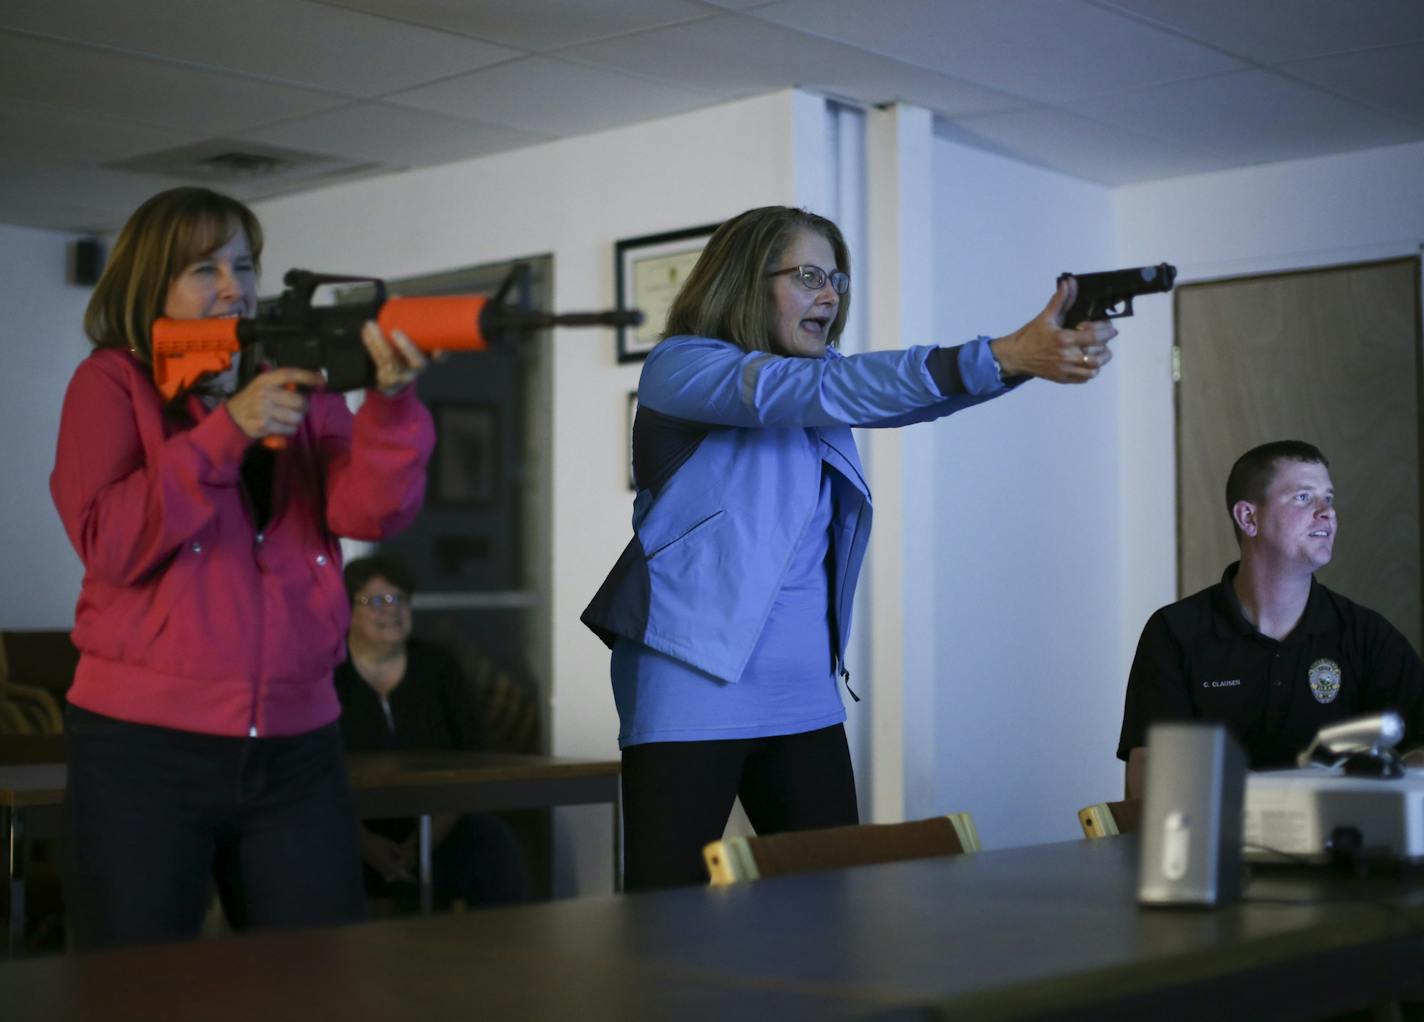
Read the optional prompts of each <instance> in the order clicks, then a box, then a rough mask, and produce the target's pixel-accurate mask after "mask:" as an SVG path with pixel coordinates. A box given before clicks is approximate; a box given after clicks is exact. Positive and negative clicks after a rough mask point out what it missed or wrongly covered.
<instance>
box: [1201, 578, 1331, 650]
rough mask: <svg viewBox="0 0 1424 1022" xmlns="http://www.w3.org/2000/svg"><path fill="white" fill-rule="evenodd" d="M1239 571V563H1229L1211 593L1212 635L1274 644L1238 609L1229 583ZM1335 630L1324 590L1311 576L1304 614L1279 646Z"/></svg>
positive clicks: (1234, 594) (1238, 601)
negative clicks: (1241, 637)
mask: <svg viewBox="0 0 1424 1022" xmlns="http://www.w3.org/2000/svg"><path fill="white" fill-rule="evenodd" d="M1240 568H1241V562H1240V561H1232V562H1231V563H1230V564H1228V565H1227V566H1226V570H1225V571H1224V572H1222V574H1221V582H1219V583H1218V584H1217V586H1216V588H1215V590H1214V591H1213V592H1212V599H1211V604H1212V610H1213V614H1212V617H1213V625H1214V627H1215V629H1216V634H1217V636H1218V637H1219V638H1223V639H1229V638H1231V637H1232V636H1233V635H1237V636H1243V637H1251V638H1255V639H1258V640H1260V641H1261V642H1268V643H1273V644H1277V640H1275V639H1272V638H1271V637H1270V636H1268V635H1262V634H1261V633H1260V631H1259V630H1258V629H1257V628H1256V626H1255V625H1253V624H1252V623H1251V622H1250V621H1247V620H1246V614H1245V612H1244V611H1243V610H1242V609H1241V601H1240V600H1239V599H1237V597H1236V587H1235V586H1234V585H1233V584H1232V583H1233V582H1235V580H1236V572H1237V571H1238V570H1239V569H1240ZM1335 627H1336V620H1335V613H1334V611H1333V610H1332V608H1331V606H1330V601H1329V599H1327V598H1326V592H1325V587H1324V586H1322V585H1321V584H1320V583H1319V582H1318V581H1316V579H1315V576H1314V575H1312V576H1311V577H1310V596H1309V597H1307V598H1306V601H1305V613H1304V614H1302V615H1301V616H1300V623H1299V624H1298V625H1296V626H1295V630H1294V631H1292V632H1291V633H1290V635H1288V636H1286V637H1285V639H1283V640H1281V641H1280V643H1279V644H1280V645H1284V644H1287V643H1293V642H1299V641H1301V640H1303V639H1304V638H1305V636H1307V635H1315V634H1319V633H1322V632H1328V631H1330V630H1332V629H1333V628H1335Z"/></svg>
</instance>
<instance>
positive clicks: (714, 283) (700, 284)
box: [663, 206, 850, 351]
mask: <svg viewBox="0 0 1424 1022" xmlns="http://www.w3.org/2000/svg"><path fill="white" fill-rule="evenodd" d="M799 231H809V232H811V233H812V234H819V235H820V236H821V237H823V238H825V239H826V240H827V241H828V242H830V243H831V249H832V250H833V251H834V252H835V256H836V266H835V267H834V268H835V269H839V270H842V271H844V272H845V273H847V274H848V273H850V251H849V249H848V248H847V247H846V243H845V238H844V236H842V234H841V232H840V228H838V227H837V226H836V225H835V224H834V223H832V222H831V221H830V220H827V219H826V218H825V217H823V216H817V215H816V214H815V213H809V212H807V211H806V210H804V209H794V208H792V207H790V206H761V207H759V208H757V209H749V210H747V211H746V212H745V213H741V214H738V215H737V216H734V217H732V219H730V220H728V221H726V222H725V223H723V224H722V225H721V226H720V227H718V228H717V230H716V231H715V232H714V233H713V234H712V237H711V238H710V239H709V240H708V242H707V247H706V248H704V249H703V250H702V255H701V256H700V257H699V258H698V260H697V264H696V265H695V266H693V268H692V272H691V273H689V274H688V275H687V280H686V282H684V284H683V285H682V290H680V291H679V292H678V294H677V297H676V298H675V299H673V303H672V308H671V309H669V310H668V320H667V329H666V331H665V332H664V334H663V337H664V339H666V338H668V337H673V336H677V335H680V334H693V335H697V336H700V337H716V338H719V339H720V340H724V341H731V342H732V343H733V344H735V345H737V346H738V347H740V348H743V349H745V350H747V351H772V350H773V348H772V344H771V313H772V305H771V286H770V284H769V283H768V281H767V274H768V273H770V272H771V271H772V270H776V269H780V268H781V267H779V266H778V265H777V263H778V262H779V261H780V259H781V258H782V255H783V254H784V253H785V252H786V250H787V249H788V248H789V247H790V246H791V242H792V240H793V239H794V238H795V236H796V234H797V232H799ZM823 269H827V270H829V269H832V267H829V266H827V267H823ZM849 312H850V292H846V293H845V294H843V295H841V300H840V306H839V308H837V310H836V318H835V320H834V322H832V323H831V328H830V331H829V332H828V333H827V341H828V343H830V344H835V343H836V341H837V340H839V338H840V336H841V331H842V330H844V329H845V323H846V316H847V314H848V313H849Z"/></svg>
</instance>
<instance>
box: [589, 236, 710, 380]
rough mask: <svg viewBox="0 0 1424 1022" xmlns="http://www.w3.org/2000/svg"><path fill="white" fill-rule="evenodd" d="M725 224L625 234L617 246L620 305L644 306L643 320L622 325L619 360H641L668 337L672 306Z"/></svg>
mask: <svg viewBox="0 0 1424 1022" xmlns="http://www.w3.org/2000/svg"><path fill="white" fill-rule="evenodd" d="M719 226H721V225H720V224H703V225H702V226H701V227H688V228H686V229H684V230H680V231H668V232H666V233H663V234H646V235H644V236H642V237H640V238H625V239H623V240H622V241H619V242H615V243H614V246H613V269H614V277H615V279H616V281H617V291H618V308H619V309H621V310H624V311H626V310H628V309H641V310H642V312H643V322H642V324H641V325H640V326H636V327H628V326H625V327H619V328H618V361H619V362H637V361H640V360H642V359H644V358H647V357H648V352H650V351H652V350H653V345H655V344H657V343H658V341H659V340H660V339H661V338H662V335H663V329H664V328H665V326H666V324H667V312H668V308H669V307H670V306H671V305H672V300H673V298H674V297H676V295H677V292H678V291H679V290H680V289H681V288H682V284H683V281H684V280H686V279H687V274H688V273H689V272H690V271H691V269H692V266H693V264H694V263H696V262H697V257H698V256H700V255H701V254H702V249H703V247H704V246H705V245H706V244H707V239H708V238H710V237H711V236H712V232H713V231H715V230H716V229H717V228H718V227H719Z"/></svg>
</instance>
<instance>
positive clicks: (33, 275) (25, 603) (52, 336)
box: [0, 226, 89, 628]
mask: <svg viewBox="0 0 1424 1022" xmlns="http://www.w3.org/2000/svg"><path fill="white" fill-rule="evenodd" d="M73 240H74V238H73V236H72V235H68V234H60V233H56V232H53V231H36V230H27V229H25V228H19V227H3V226H0V282H3V283H2V284H0V295H3V296H4V298H3V302H0V308H3V309H4V315H3V316H0V352H3V353H4V359H5V371H4V372H3V373H0V438H3V439H0V492H3V495H4V499H3V500H0V536H3V537H4V540H3V546H0V550H3V566H4V577H5V579H6V584H5V585H4V586H3V587H0V628H69V627H70V626H72V625H73V624H74V603H75V599H76V598H77V597H78V595H79V580H80V578H81V576H82V575H83V569H82V567H81V566H80V563H79V558H78V557H77V556H76V555H75V553H74V548H73V547H71V546H70V545H69V540H68V539H67V538H66V537H65V535H64V529H63V528H62V527H61V525H60V523H59V516H58V515H57V514H56V513H55V510H54V504H53V503H52V502H51V501H50V497H49V474H50V470H51V469H52V468H53V467H54V443H55V438H56V436H57V435H58V433H59V408H60V402H61V400H62V399H63V397H64V388H65V387H66V386H67V385H68V383H69V377H70V375H71V374H72V373H73V372H74V367H75V366H76V365H77V364H78V363H79V360H80V359H82V358H83V357H84V356H85V355H86V354H88V352H89V343H88V342H87V341H86V340H85V339H84V327H83V322H82V321H83V318H84V306H85V304H86V303H87V302H88V301H89V288H87V287H76V286H74V285H71V284H68V283H67V280H68V277H69V274H68V262H67V257H68V246H69V244H70V243H71V242H72V241H73Z"/></svg>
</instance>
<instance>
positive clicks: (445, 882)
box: [365, 813, 529, 909]
mask: <svg viewBox="0 0 1424 1022" xmlns="http://www.w3.org/2000/svg"><path fill="white" fill-rule="evenodd" d="M366 826H368V827H370V828H371V829H372V830H374V831H376V832H377V833H379V834H383V835H385V836H386V837H388V838H390V839H391V840H392V841H405V840H407V839H408V838H409V837H410V836H411V835H412V834H414V833H415V828H416V823H415V821H413V820H370V821H368V822H367V824H366ZM430 872H431V879H432V881H433V888H434V889H433V891H432V893H433V894H434V902H435V904H436V905H437V906H439V907H442V908H448V907H449V906H450V904H451V903H452V902H453V901H454V900H455V899H456V898H459V899H460V900H462V901H464V903H465V904H466V905H469V906H471V907H472V908H473V907H485V906H488V905H516V904H519V903H520V902H524V901H528V900H529V870H528V868H527V867H526V866H525V865H524V853H523V852H522V851H521V850H520V848H519V840H518V839H517V838H516V837H515V836H514V832H513V831H512V830H510V829H509V824H507V823H505V822H504V821H503V820H501V819H500V818H499V817H498V816H495V815H494V814H493V813H465V814H464V815H463V816H461V817H460V819H459V820H458V821H457V822H456V824H455V826H454V827H453V828H452V829H451V830H450V833H449V834H446V835H445V840H444V841H441V842H440V844H438V845H436V846H435V849H434V850H433V851H432V852H431V854H430ZM365 880H366V893H367V894H370V895H372V896H375V897H387V898H392V899H394V900H395V901H396V903H397V904H399V905H400V906H401V907H402V908H408V909H414V908H415V907H417V906H418V905H419V904H420V886H419V885H418V884H413V883H411V882H409V881H406V880H393V881H387V880H382V879H381V878H380V877H379V876H378V875H377V874H376V871H375V870H373V869H372V868H371V867H370V866H366V867H365Z"/></svg>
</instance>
